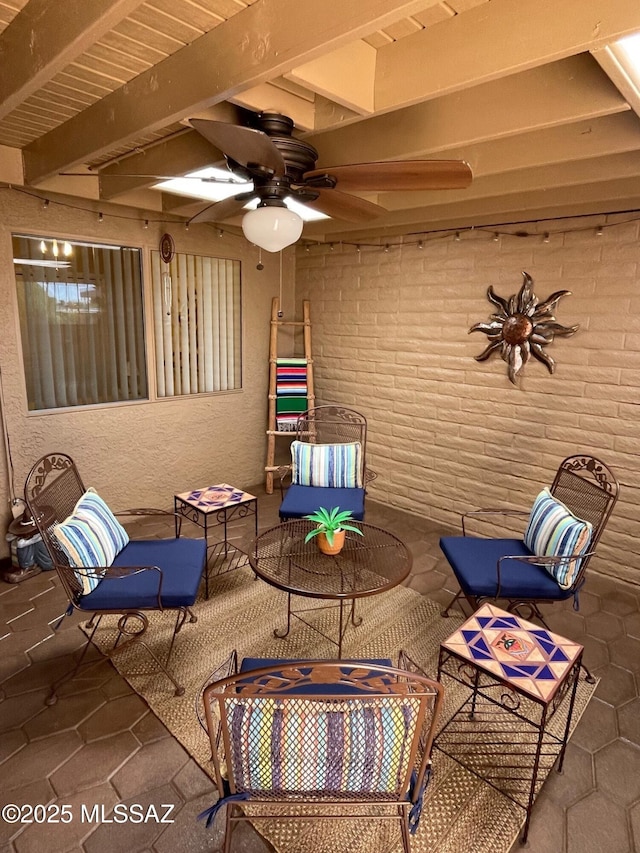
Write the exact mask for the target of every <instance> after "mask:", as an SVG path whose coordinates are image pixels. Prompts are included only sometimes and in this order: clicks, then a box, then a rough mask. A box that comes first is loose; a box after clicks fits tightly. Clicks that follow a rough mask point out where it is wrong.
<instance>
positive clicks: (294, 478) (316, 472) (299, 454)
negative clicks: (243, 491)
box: [279, 406, 375, 521]
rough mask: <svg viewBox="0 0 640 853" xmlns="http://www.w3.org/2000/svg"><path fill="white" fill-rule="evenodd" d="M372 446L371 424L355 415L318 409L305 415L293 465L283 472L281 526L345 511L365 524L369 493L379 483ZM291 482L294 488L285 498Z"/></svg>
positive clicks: (340, 409) (293, 447)
mask: <svg viewBox="0 0 640 853" xmlns="http://www.w3.org/2000/svg"><path fill="white" fill-rule="evenodd" d="M366 443H367V421H366V418H365V417H364V416H363V415H361V414H360V413H359V412H355V411H353V410H352V409H345V408H343V407H342V406H316V407H315V408H313V409H308V410H307V411H306V412H304V413H303V414H302V415H300V417H299V418H298V422H297V426H296V435H295V439H294V440H293V441H292V442H291V465H287V466H283V467H282V468H280V469H279V474H280V490H281V494H282V498H283V499H282V503H281V505H280V520H281V521H287V520H288V519H292V518H303V517H304V516H305V515H310V514H311V513H313V512H315V511H316V510H317V509H319V508H320V507H325V508H326V509H331V508H333V507H340V509H341V510H350V511H351V513H352V516H353V518H355V519H357V520H358V521H362V520H363V519H364V499H365V487H366V484H367V483H369V482H371V481H372V480H373V479H374V478H375V474H374V473H373V472H372V471H368V470H367V468H366V465H365V455H366ZM287 476H291V484H290V485H289V487H288V488H287V489H286V492H285V486H284V481H285V479H286V477H287Z"/></svg>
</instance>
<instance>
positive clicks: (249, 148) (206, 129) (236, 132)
mask: <svg viewBox="0 0 640 853" xmlns="http://www.w3.org/2000/svg"><path fill="white" fill-rule="evenodd" d="M189 122H190V124H191V127H193V129H194V130H197V131H198V133H199V134H201V135H202V136H204V138H205V139H207V140H208V141H209V142H211V144H212V145H215V146H216V148H219V149H220V150H221V151H224V153H225V154H227V155H228V156H229V157H231V158H232V159H233V160H235V161H236V163H239V164H240V165H241V166H245V167H247V168H251V167H252V166H262V167H266V168H267V169H268V170H269V171H271V172H273V174H274V175H277V176H282V175H284V173H285V163H284V159H283V157H282V154H281V153H280V152H279V151H278V149H277V148H276V146H275V145H274V144H273V142H272V141H271V140H270V139H269V137H268V136H267V134H266V133H263V132H262V131H261V130H253V129H252V128H250V127H241V126H240V125H238V124H227V123H226V122H224V121H209V120H208V119H203V118H192V119H189Z"/></svg>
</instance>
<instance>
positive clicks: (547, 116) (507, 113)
mask: <svg viewBox="0 0 640 853" xmlns="http://www.w3.org/2000/svg"><path fill="white" fill-rule="evenodd" d="M628 109H629V105H628V104H627V102H626V101H625V99H624V98H623V97H622V95H621V94H620V93H619V92H618V90H617V89H616V87H615V86H614V85H613V83H611V81H610V80H609V78H608V77H607V76H606V74H604V73H603V71H602V69H601V68H600V67H599V66H598V64H597V63H596V62H595V61H594V60H593V59H592V57H591V56H589V55H588V54H583V55H581V56H573V57H570V58H569V59H563V60H561V61H560V62H556V63H553V64H551V65H547V66H545V67H543V68H534V69H532V70H531V71H523V72H522V73H520V74H514V75H513V76H511V77H505V78H502V79H501V80H495V81H493V82H491V83H483V84H481V85H480V86H475V87H473V88H469V89H466V90H465V91H463V92H456V93H454V94H451V95H445V96H443V97H442V98H437V99H435V100H432V101H426V102H425V103H423V104H416V105H414V106H412V107H405V108H404V109H402V110H398V111H397V112H395V113H392V114H387V115H380V116H372V117H371V118H368V119H366V120H364V121H363V122H359V123H358V124H355V125H354V124H352V125H348V126H346V127H343V128H340V129H338V130H333V131H331V132H327V133H318V134H308V135H307V136H306V137H305V139H306V140H307V141H309V142H311V143H312V144H313V145H314V146H315V147H316V148H317V149H318V152H319V158H318V167H322V166H327V167H329V166H333V165H335V166H337V165H343V164H348V163H362V162H369V161H376V160H392V159H396V158H400V159H407V158H411V157H423V156H425V155H428V154H436V153H438V152H441V151H446V150H447V149H450V148H454V147H456V146H466V145H472V144H476V143H478V142H483V141H486V140H488V139H499V138H502V137H507V136H514V135H515V134H517V133H525V132H529V131H532V130H540V129H543V128H545V127H555V126H559V125H562V124H567V123H571V122H575V121H584V120H586V119H590V118H596V117H599V116H605V115H612V114H615V113H619V112H624V111H627V110H628Z"/></svg>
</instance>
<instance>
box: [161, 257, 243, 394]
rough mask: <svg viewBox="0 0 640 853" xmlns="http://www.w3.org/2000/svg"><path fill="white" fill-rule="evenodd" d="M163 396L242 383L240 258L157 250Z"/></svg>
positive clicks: (191, 392) (235, 387) (225, 387)
mask: <svg viewBox="0 0 640 853" xmlns="http://www.w3.org/2000/svg"><path fill="white" fill-rule="evenodd" d="M151 268H152V270H151V272H152V275H151V278H152V286H153V318H154V329H155V344H156V380H157V386H158V396H159V397H174V396H179V395H183V394H201V393H207V392H211V391H230V390H234V389H237V388H241V387H242V316H241V290H240V261H231V260H226V259H224V258H208V257H202V256H200V255H186V254H181V253H177V254H175V255H174V257H173V260H171V261H170V263H169V264H165V263H164V261H162V259H161V258H160V253H159V252H152V253H151Z"/></svg>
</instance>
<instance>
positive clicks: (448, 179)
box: [304, 160, 473, 192]
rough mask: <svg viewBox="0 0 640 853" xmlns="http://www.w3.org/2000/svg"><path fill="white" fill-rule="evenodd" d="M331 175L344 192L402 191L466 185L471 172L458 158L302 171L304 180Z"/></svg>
mask: <svg viewBox="0 0 640 853" xmlns="http://www.w3.org/2000/svg"><path fill="white" fill-rule="evenodd" d="M327 174H328V175H331V176H332V177H334V178H335V179H336V180H337V182H338V183H337V186H338V187H339V188H340V189H341V190H343V191H345V192H353V191H358V190H362V191H367V190H368V191H371V192H396V191H405V190H457V189H464V188H465V187H468V186H469V184H470V183H471V181H472V178H473V175H472V172H471V169H470V168H469V166H468V165H467V163H465V162H464V161H462V160H392V161H389V162H382V163H354V164H352V165H350V166H333V167H331V168H327V169H314V170H313V171H312V172H305V174H304V181H305V183H309V184H310V185H311V186H313V179H314V178H320V177H321V176H322V175H327Z"/></svg>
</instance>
